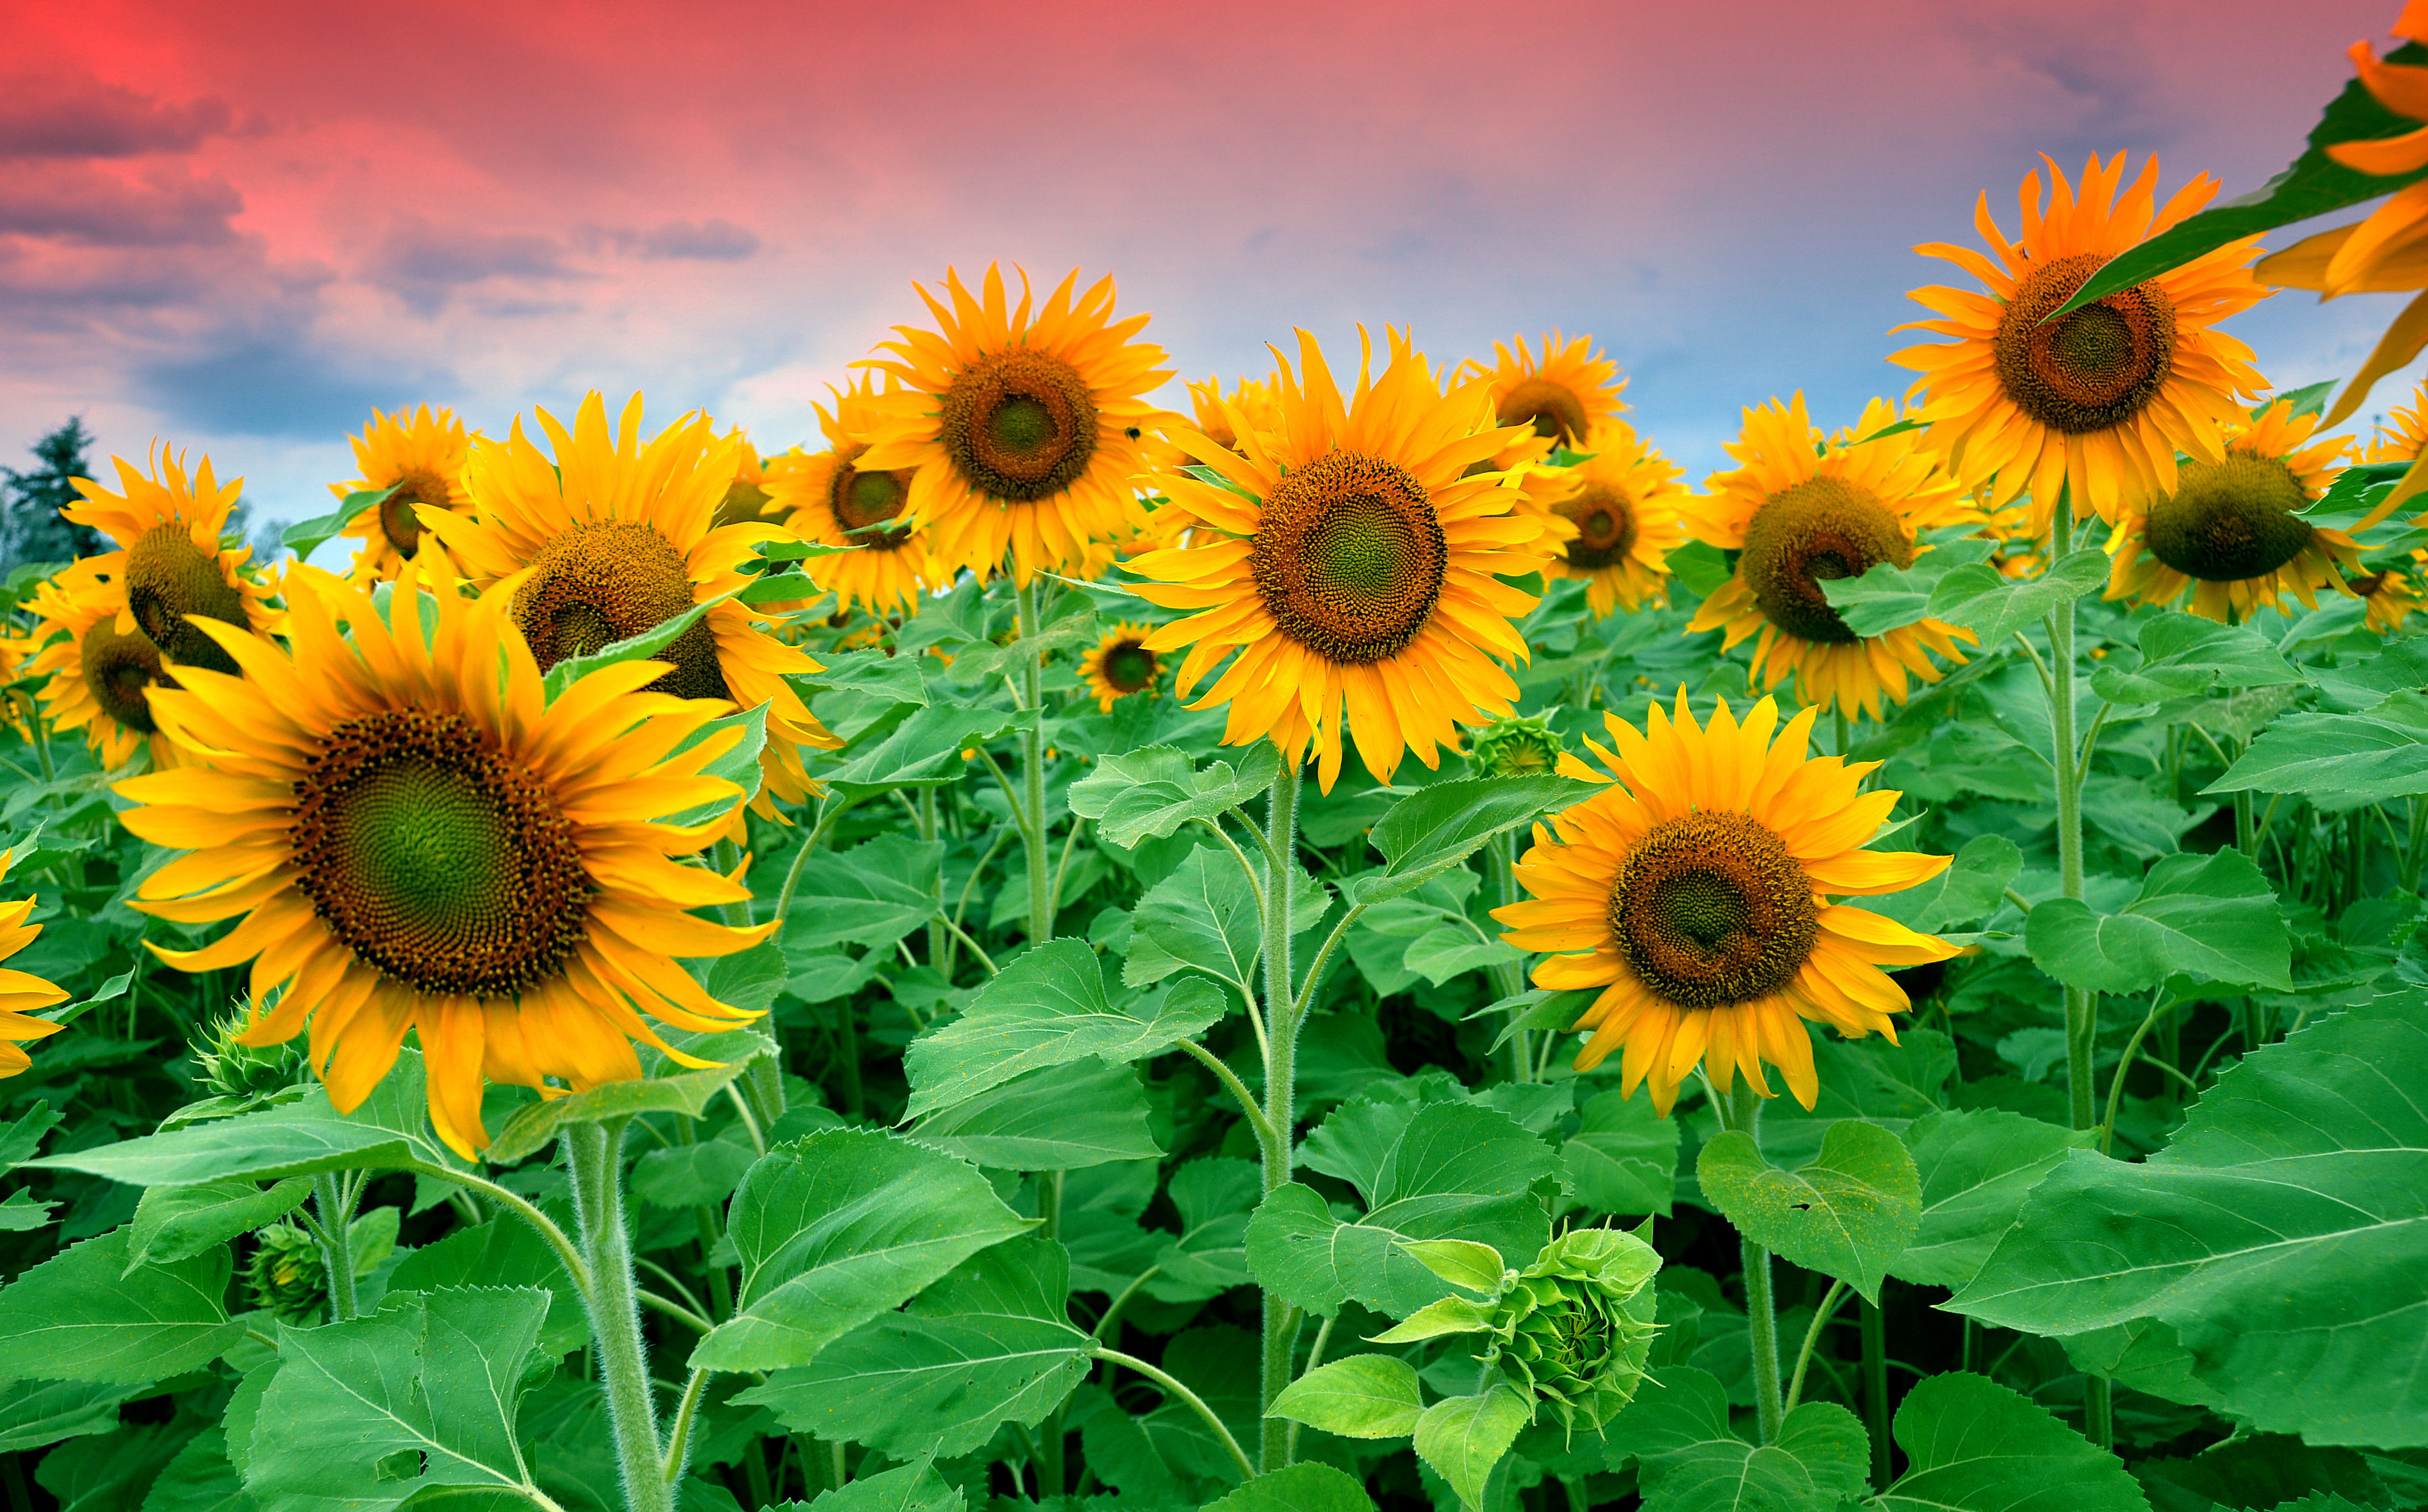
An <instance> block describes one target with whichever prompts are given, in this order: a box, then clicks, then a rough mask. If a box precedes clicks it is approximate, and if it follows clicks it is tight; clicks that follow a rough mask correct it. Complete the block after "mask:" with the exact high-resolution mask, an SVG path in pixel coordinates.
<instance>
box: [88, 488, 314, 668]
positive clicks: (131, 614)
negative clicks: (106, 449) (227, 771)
mask: <svg viewBox="0 0 2428 1512" xmlns="http://www.w3.org/2000/svg"><path fill="white" fill-rule="evenodd" d="M110 461H111V462H112V463H113V464H114V465H116V467H117V468H118V480H119V486H120V487H122V488H123V489H125V490H126V491H125V492H124V493H123V494H114V493H111V492H110V491H109V490H108V489H107V488H104V487H103V486H102V485H100V484H98V483H95V482H94V481H93V480H91V479H90V478H78V479H76V480H74V482H75V490H76V492H77V493H79V494H81V495H83V496H84V502H83V503H82V504H80V505H78V506H76V507H75V508H74V509H64V510H61V511H60V512H59V513H60V514H61V515H63V516H65V517H66V518H68V519H69V520H71V521H73V522H74V523H75V524H78V525H90V526H91V527H92V528H93V529H95V530H97V531H100V532H101V533H102V534H105V535H107V536H108V537H109V538H110V539H111V540H113V541H116V542H117V543H118V546H119V550H117V551H109V552H106V553H104V554H103V555H100V556H96V557H90V558H87V559H86V560H87V561H89V562H90V564H91V565H92V567H93V568H94V570H95V571H97V572H101V573H106V574H107V575H108V577H109V578H110V579H111V580H112V581H114V582H116V583H121V584H123V587H124V589H125V594H126V603H125V606H124V607H123V609H121V610H120V611H119V615H118V620H117V629H118V633H120V634H122V635H125V634H133V633H137V632H140V633H142V634H143V635H144V636H145V637H147V638H148V639H149V640H150V641H151V642H152V644H153V645H154V646H155V647H156V648H158V649H159V650H160V651H161V652H162V653H163V654H164V655H165V656H167V658H168V659H169V660H170V661H171V662H173V663H176V664H177V665H179V666H207V667H209V668H210V669H211V670H213V671H215V672H233V671H235V670H236V663H235V662H234V661H232V660H230V659H229V657H228V654H227V652H226V651H225V650H223V649H221V646H220V644H219V642H218V641H216V640H215V639H213V638H212V637H211V636H209V635H207V634H205V633H204V631H203V628H202V625H201V623H200V622H201V621H203V620H205V619H215V620H218V621H219V622H220V623H221V624H225V625H234V626H236V627H237V628H238V629H239V630H244V631H249V632H251V633H254V634H260V633H263V632H264V631H267V630H269V629H271V628H272V625H273V623H274V616H273V615H272V613H271V610H270V609H269V607H268V606H267V605H265V604H264V603H263V601H262V600H264V598H266V597H267V590H266V589H264V588H263V587H262V585H261V584H260V583H255V582H254V580H253V579H251V578H250V577H247V576H246V575H245V574H243V573H242V572H240V571H238V568H239V567H242V566H243V565H244V563H245V561H246V559H247V558H249V557H251V556H252V555H253V548H252V547H250V546H245V545H242V544H238V545H237V546H233V547H228V548H224V549H222V547H221V544H220V534H221V532H222V531H224V530H226V529H227V522H228V515H229V513H230V512H231V511H233V510H234V509H235V508H236V501H237V500H238V498H239V497H240V496H241V495H242V494H243V492H244V480H243V479H242V478H237V479H233V480H231V481H230V482H229V483H227V484H226V485H221V483H220V481H219V479H218V478H217V477H215V476H214V475H213V474H212V471H211V459H210V458H209V457H205V458H203V459H202V461H201V463H200V464H198V465H197V466H196V467H195V468H194V470H193V472H192V474H191V476H190V477H189V475H188V473H187V471H186V459H185V457H184V456H183V455H181V454H179V453H177V452H171V451H169V450H168V449H167V448H165V447H158V448H155V449H154V451H153V452H152V455H151V459H150V462H149V467H150V472H149V474H148V475H147V474H145V473H141V472H138V471H136V470H135V468H134V467H133V466H132V465H130V464H129V463H128V462H127V461H126V459H125V458H123V457H112V458H110Z"/></svg>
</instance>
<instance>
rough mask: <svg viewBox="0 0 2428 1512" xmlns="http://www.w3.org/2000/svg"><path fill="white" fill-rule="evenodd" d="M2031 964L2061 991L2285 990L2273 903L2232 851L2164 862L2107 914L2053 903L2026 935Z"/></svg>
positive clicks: (2288, 970) (2280, 931)
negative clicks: (2172, 985)
mask: <svg viewBox="0 0 2428 1512" xmlns="http://www.w3.org/2000/svg"><path fill="white" fill-rule="evenodd" d="M2024 939H2025V943H2026V945H2029V946H2030V948H2031V952H2032V962H2033V964H2035V965H2037V966H2039V967H2040V968H2041V969H2042V971H2045V972H2047V973H2048V974H2049V975H2050V976H2052V977H2055V978H2057V979H2058V980H2059V981H2061V982H2064V983H2065V984H2066V985H2067V986H2069V987H2083V988H2088V989H2090V990H2091V991H2092V992H2096V993H2138V992H2147V991H2148V990H2149V989H2151V988H2153V987H2156V986H2157V985H2158V984H2159V983H2160V982H2162V981H2164V980H2166V979H2167V978H2169V977H2173V976H2177V975H2182V976H2186V977H2190V978H2192V979H2193V980H2195V981H2204V982H2218V983H2222V984H2224V985H2227V986H2236V987H2273V988H2275V989H2276V990H2277V991H2279V992H2289V991H2291V990H2292V986H2293V978H2292V954H2291V952H2292V943H2291V939H2290V937H2289V935H2288V934H2287V933H2286V931H2285V920H2284V917H2283V915H2282V914H2281V913H2280V912H2278V910H2277V907H2276V894H2275V892H2274V890H2273V889H2272V888H2271V887H2270V886H2269V885H2268V879H2266V878H2265V877H2263V876H2261V875H2260V873H2259V868H2258V867H2256V866H2254V865H2253V864H2251V863H2250V862H2249V861H2248V860H2246V859H2244V857H2243V855H2242V853H2241V852H2240V851H2238V850H2221V851H2218V852H2216V853H2215V854H2213V855H2207V856H2191V855H2175V856H2162V857H2160V858H2159V859H2158V861H2157V864H2155V865H2153V866H2152V867H2151V868H2150V871H2149V874H2148V875H2147V876H2146V877H2144V878H2143V879H2141V896H2138V897H2136V898H2134V900H2133V901H2132V902H2131V903H2128V904H2126V905H2125V908H2124V909H2123V910H2122V911H2120V912H2115V913H2099V912H2094V911H2093V910H2092V908H2091V906H2090V905H2089V904H2087V903H2084V902H2082V901H2080V900H2079V899H2076V898H2067V897H2052V898H2047V899H2044V900H2042V902H2041V903H2040V904H2039V905H2037V906H2036V907H2034V908H2033V910H2032V912H2031V915H2030V917H2029V919H2028V921H2027V922H2026V925H2025V927H2024Z"/></svg>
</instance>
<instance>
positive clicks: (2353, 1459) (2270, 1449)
mask: <svg viewBox="0 0 2428 1512" xmlns="http://www.w3.org/2000/svg"><path fill="white" fill-rule="evenodd" d="M2133 1477H2134V1479H2136V1480H2138V1481H2140V1482H2141V1489H2142V1490H2143V1491H2145V1492H2147V1493H2148V1495H2149V1498H2150V1505H2151V1507H2152V1508H2153V1509H2154V1512H2209V1509H2210V1508H2211V1507H2215V1506H2224V1507H2237V1506H2245V1507H2254V1506H2264V1507H2278V1508H2281V1507H2283V1506H2284V1505H2285V1504H2287V1503H2289V1502H2298V1501H2301V1500H2302V1499H2304V1498H2305V1497H2313V1496H2315V1497H2318V1498H2321V1499H2322V1500H2324V1499H2327V1498H2336V1499H2338V1500H2341V1501H2342V1503H2343V1504H2344V1505H2345V1506H2348V1507H2354V1508H2357V1507H2365V1506H2385V1505H2387V1504H2391V1503H2392V1502H2393V1500H2394V1498H2393V1497H2391V1496H2389V1495H2388V1494H2387V1488H2386V1486H2385V1483H2384V1482H2382V1481H2380V1480H2379V1479H2378V1478H2377V1476H2376V1474H2375V1473H2374V1472H2372V1471H2371V1470H2370V1468H2369V1462H2368V1461H2367V1460H2365V1459H2363V1458H2362V1457H2361V1456H2360V1455H2359V1454H2355V1453H2354V1452H2353V1451H2352V1450H2349V1449H2319V1448H2313V1447H2312V1446H2310V1445H2308V1444H2305V1443H2304V1442H2302V1440H2300V1439H2299V1438H2289V1437H2287V1436H2285V1435H2282V1434H2255V1435H2253V1436H2251V1437H2249V1438H2230V1439H2227V1440H2226V1441H2225V1442H2223V1443H2219V1444H2212V1445H2210V1446H2209V1447H2208V1448H2207V1449H2205V1450H2203V1451H2201V1452H2200V1453H2199V1454H2193V1455H2190V1457H2188V1458H2183V1459H2142V1460H2137V1461H2135V1462H2134V1465H2133Z"/></svg>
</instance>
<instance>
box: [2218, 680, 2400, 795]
mask: <svg viewBox="0 0 2428 1512" xmlns="http://www.w3.org/2000/svg"><path fill="white" fill-rule="evenodd" d="M2246 790H2247V791H2250V792H2254V793H2291V794H2297V795H2299V796H2301V797H2307V798H2308V799H2309V800H2310V801H2311V802H2313V803H2318V804H2322V805H2328V806H2332V807H2336V808H2348V807H2352V806H2354V805H2356V804H2362V803H2385V802H2389V801H2391V800H2393V799H2395V798H2401V797H2411V796H2413V795H2415V794H2423V793H2428V695H2423V694H2420V693H2418V692H2411V691H2405V692H2401V693H2397V694H2394V695H2393V696H2391V697H2390V698H2387V699H2386V700H2385V701H2384V702H2382V703H2380V704H2378V705H2377V706H2376V707H2375V708H2373V709H2371V710H2369V711H2368V712H2367V713H2364V714H2289V715H2284V716H2283V717H2282V718H2279V719H2277V720H2276V721H2275V722H2274V723H2272V724H2271V725H2270V726H2269V727H2268V728H2267V729H2265V730H2263V731H2260V732H2259V735H2258V738H2257V739H2256V740H2254V741H2252V743H2251V747H2250V748H2249V749H2248V750H2245V751H2244V752H2243V753H2242V756H2241V758H2240V759H2239V760H2238V761H2237V762H2236V763H2235V764H2233V765H2232V766H2230V767H2228V768H2226V771H2225V775H2224V776H2223V777H2221V778H2219V779H2218V780H2217V781H2214V782H2211V783H2210V784H2209V785H2208V786H2207V788H2204V789H2203V790H2202V791H2203V792H2205V793H2239V792H2243V791H2246Z"/></svg>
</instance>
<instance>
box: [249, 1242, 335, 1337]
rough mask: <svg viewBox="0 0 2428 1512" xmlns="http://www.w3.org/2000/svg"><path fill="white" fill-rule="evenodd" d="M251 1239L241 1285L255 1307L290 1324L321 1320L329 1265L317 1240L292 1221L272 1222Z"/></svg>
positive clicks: (327, 1289) (325, 1301)
mask: <svg viewBox="0 0 2428 1512" xmlns="http://www.w3.org/2000/svg"><path fill="white" fill-rule="evenodd" d="M253 1240H254V1246H253V1257H252V1258H251V1259H249V1260H247V1261H246V1262H245V1267H244V1284H245V1290H248V1291H251V1292H252V1293H253V1302H254V1307H261V1308H265V1309H267V1310H268V1311H271V1312H273V1313H276V1314H277V1315H278V1316H279V1317H281V1318H284V1319H286V1320H287V1322H288V1323H318V1322H320V1313H321V1309H322V1308H323V1307H325V1306H326V1304H327V1302H328V1300H329V1268H328V1266H327V1264H326V1263H324V1262H323V1261H322V1259H321V1257H320V1242H319V1241H316V1240H315V1239H313V1238H312V1236H311V1235H309V1234H307V1233H305V1232H303V1230H302V1229H300V1228H298V1227H296V1226H295V1225H294V1224H271V1225H270V1226H269V1227H268V1228H265V1229H262V1230H261V1231H260V1232H259V1233H256V1234H254V1236H253Z"/></svg>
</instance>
